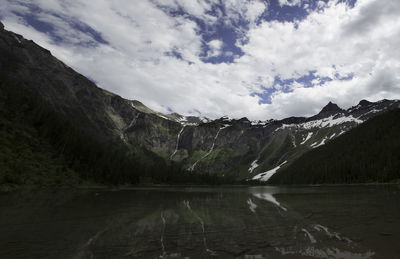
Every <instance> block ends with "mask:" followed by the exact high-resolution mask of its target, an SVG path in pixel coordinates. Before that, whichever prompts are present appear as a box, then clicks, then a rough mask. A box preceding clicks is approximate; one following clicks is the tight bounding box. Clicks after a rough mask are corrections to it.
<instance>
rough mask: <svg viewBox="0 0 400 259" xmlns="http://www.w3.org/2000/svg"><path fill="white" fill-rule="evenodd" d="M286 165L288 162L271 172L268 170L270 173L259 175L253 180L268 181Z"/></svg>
mask: <svg viewBox="0 0 400 259" xmlns="http://www.w3.org/2000/svg"><path fill="white" fill-rule="evenodd" d="M286 163H287V161H285V162H283V163H282V164H280V165H278V166H277V167H275V168H273V169H271V170H268V171H266V172H264V173H261V174H258V175H256V176H254V177H253V180H258V181H262V182H266V181H268V180H269V178H271V177H272V176H273V175H274V174H275V173H276V171H278V169H279V168H281V166H282V165H284V164H286Z"/></svg>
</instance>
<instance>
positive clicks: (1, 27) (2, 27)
mask: <svg viewBox="0 0 400 259" xmlns="http://www.w3.org/2000/svg"><path fill="white" fill-rule="evenodd" d="M0 30H4V24H3V23H2V22H1V21H0Z"/></svg>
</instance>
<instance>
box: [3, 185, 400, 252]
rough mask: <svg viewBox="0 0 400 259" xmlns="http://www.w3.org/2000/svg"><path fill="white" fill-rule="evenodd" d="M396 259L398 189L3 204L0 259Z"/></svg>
mask: <svg viewBox="0 0 400 259" xmlns="http://www.w3.org/2000/svg"><path fill="white" fill-rule="evenodd" d="M213 257H215V258H248V259H250V258H400V186H399V185H365V186H315V187H310V186H303V187H302V186H299V187H269V186H265V187H214V188H211V187H180V188H177V187H176V188H174V187H160V188H132V189H125V190H121V189H119V190H111V189H110V190H108V189H57V190H35V191H32V190H31V191H28V190H18V191H14V192H10V193H1V194H0V258H13V259H14V258H213Z"/></svg>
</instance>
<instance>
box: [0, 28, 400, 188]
mask: <svg viewBox="0 0 400 259" xmlns="http://www.w3.org/2000/svg"><path fill="white" fill-rule="evenodd" d="M0 71H1V74H0V76H1V94H2V97H3V98H1V99H0V107H1V109H0V111H1V113H2V121H1V124H0V126H1V127H0V129H1V132H2V135H1V136H2V138H1V141H2V148H1V149H0V154H1V156H0V169H2V171H3V174H2V175H0V176H1V177H2V178H0V181H2V182H12V183H15V182H16V183H26V182H28V183H29V182H30V181H33V183H39V184H41V183H42V182H43V181H45V180H43V179H45V178H46V177H48V175H44V176H42V177H39V178H38V174H39V175H40V174H41V172H43V171H46V170H47V171H48V172H49V174H54V173H52V172H53V171H57V172H62V173H60V174H61V175H63V176H62V177H59V175H57V177H56V178H57V181H58V182H60V181H61V182H62V181H67V180H68V181H72V180H71V179H81V178H83V179H85V180H86V181H90V180H93V181H95V182H103V183H110V182H111V183H138V182H143V181H151V182H154V179H157V181H158V182H169V181H172V182H174V181H176V179H177V178H181V179H186V180H187V179H189V178H190V177H194V178H196V177H197V178H199V177H200V178H201V179H203V180H204V181H205V182H207V181H209V180H210V179H214V180H215V177H217V178H218V179H225V180H226V181H228V180H229V181H242V182H246V181H247V182H251V181H261V182H268V180H270V179H271V180H273V181H272V182H274V181H275V182H277V183H286V182H290V183H293V182H292V181H291V180H289V178H288V177H286V178H285V177H282V176H281V177H280V178H279V175H280V174H281V172H286V174H287V175H290V174H293V172H294V171H296V170H295V169H293V167H294V166H296V165H298V166H300V165H301V164H299V163H300V162H299V161H304V157H307V156H310V155H309V154H310V153H311V154H312V153H313V152H314V153H315V152H317V153H318V150H321V148H326V147H330V146H332V143H339V142H340V141H339V139H345V138H344V137H345V136H346V135H347V132H352V131H353V130H354V129H357V128H359V125H360V124H364V123H365V122H367V121H370V120H371V119H372V118H374V117H381V116H385V114H387V113H388V111H397V110H398V108H400V101H399V100H386V99H385V100H381V101H378V102H369V101H367V100H362V101H360V102H359V103H358V104H357V105H355V106H353V107H351V108H349V109H347V110H344V109H342V108H340V107H339V106H337V105H336V104H334V103H332V102H329V103H328V104H327V105H326V106H325V107H323V108H322V110H321V111H320V112H319V113H318V114H316V115H314V116H311V117H290V118H286V119H282V120H273V119H269V120H265V121H250V120H248V119H247V118H241V119H232V118H229V117H227V116H225V117H221V118H219V119H215V120H211V119H208V118H199V117H194V116H182V115H179V114H177V113H171V114H162V113H159V112H156V111H153V110H151V109H150V108H148V107H146V106H145V105H144V104H143V103H141V102H139V101H137V100H127V99H124V98H122V97H120V96H118V95H116V94H114V93H111V92H109V91H106V90H104V89H101V88H99V87H97V86H96V85H95V84H94V83H93V82H92V81H90V80H89V79H87V78H86V77H84V76H82V75H80V74H79V73H77V72H75V71H74V70H73V69H71V68H70V67H68V66H66V65H65V64H64V63H63V62H61V61H60V60H58V59H57V58H55V57H53V56H52V55H51V53H50V52H49V51H48V50H46V49H44V48H42V47H40V46H38V45H37V44H35V43H34V42H33V41H31V40H27V39H25V38H23V37H22V36H21V35H18V34H15V33H13V32H10V31H6V30H5V29H4V26H3V25H2V24H1V23H0ZM135 87H140V86H135ZM38 107H39V108H38ZM371 121H372V120H371ZM21 139H24V141H22V142H21ZM27 143H28V144H27ZM19 145H21V146H22V147H20V148H19ZM335 145H336V146H335V150H338V149H340V148H339V147H337V145H339V144H335ZM341 148H346V147H345V143H342V144H341ZM21 150H23V151H21ZM27 150H30V151H29V152H28V151H27ZM24 152H28V153H27V154H25V153H24ZM37 153H39V154H42V155H40V156H39V157H36V154H37ZM22 154H24V155H22ZM396 159H398V158H396ZM22 161H31V162H30V163H29V164H28V165H25V167H22V168H19V167H20V166H21V163H22ZM304 163H305V162H303V164H304ZM49 165H52V166H51V167H49ZM44 168H47V169H46V170H45V169H44ZM378 169H379V168H378ZM289 171H290V172H291V173H287V172H289ZM15 172H17V173H15ZM28 172H33V173H28ZM314 173H315V172H314ZM15 174H19V177H14V176H15ZM303 174H304V172H303ZM281 175H283V174H281ZM271 177H272V178H271ZM396 177H398V176H396V175H394V176H393V177H391V178H385V181H389V180H391V179H392V178H396ZM50 178H51V177H50ZM197 178H196V179H197ZM32 179H33V180H32ZM38 179H40V180H38ZM274 179H276V180H274ZM278 179H280V180H278ZM285 179H286V180H285ZM186 180H185V181H186ZM214 180H212V181H214ZM366 180H368V181H373V180H376V179H374V178H371V179H370V178H368V179H366ZM74 181H75V180H74ZM76 181H78V182H79V181H80V180H76ZM188 181H189V182H190V180H188ZM317 182H321V183H323V182H324V181H323V180H321V181H317ZM327 182H332V181H327Z"/></svg>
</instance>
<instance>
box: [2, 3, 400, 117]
mask: <svg viewBox="0 0 400 259" xmlns="http://www.w3.org/2000/svg"><path fill="white" fill-rule="evenodd" d="M217 2H218V1H217ZM283 2H285V3H286V4H290V5H293V4H298V3H300V1H281V3H283ZM213 4H214V3H213V1H208V2H206V1H194V0H193V1H186V0H182V1H178V0H168V1H164V0H163V1H161V0H153V1H150V0H149V1H145V0H143V1H134V2H132V1H129V0H124V1H122V0H121V1H118V2H111V1H108V0H97V1H84V0H76V1H69V2H68V3H67V2H64V1H61V0H38V1H35V5H38V6H40V7H41V8H42V9H43V11H42V12H40V13H36V15H37V16H38V18H39V19H40V20H42V21H46V22H50V23H52V24H53V25H54V27H55V30H54V31H53V34H54V35H56V36H59V37H62V38H63V39H64V40H63V41H61V42H54V41H53V39H52V37H51V35H49V34H46V33H41V32H38V31H36V30H35V29H34V28H32V27H31V26H29V25H28V24H27V23H26V22H25V21H24V19H23V18H21V17H19V16H17V15H16V14H15V13H14V12H12V11H16V10H17V11H18V12H19V13H29V12H31V11H30V9H29V8H27V7H26V1H8V2H6V3H4V2H3V3H1V5H0V7H1V10H0V15H1V16H3V22H4V24H5V26H6V28H7V29H9V30H13V31H15V32H17V33H20V34H23V35H24V36H25V37H26V38H31V39H33V40H34V41H36V42H37V43H39V44H40V45H42V46H43V47H45V48H47V49H49V50H51V51H52V53H53V54H54V55H55V56H57V57H58V58H60V59H61V60H63V61H64V62H65V63H67V64H68V65H70V66H71V67H73V68H74V69H76V70H77V71H79V72H81V73H83V74H84V75H87V76H89V77H90V78H93V79H94V80H95V81H96V82H98V83H99V86H100V87H103V88H105V89H108V90H110V91H113V92H116V93H118V94H120V95H122V96H123V97H125V98H128V99H137V100H140V101H142V102H144V103H145V104H146V105H148V106H150V107H151V108H153V109H156V110H159V111H163V112H166V111H167V108H168V107H170V108H172V109H173V110H174V111H177V112H179V113H182V114H188V113H190V112H191V111H195V110H198V111H200V112H201V113H202V114H203V115H206V116H209V117H218V116H221V115H224V114H227V115H230V116H231V117H237V118H239V117H244V116H248V117H249V118H251V119H268V118H271V117H272V118H282V117H286V116H292V115H297V116H299V115H311V114H314V113H316V112H318V110H319V109H320V108H321V107H322V106H323V105H325V104H326V103H327V102H328V101H334V102H337V103H338V104H339V105H341V106H343V107H345V108H346V107H349V106H351V105H353V104H355V103H356V102H358V101H359V100H360V99H364V98H366V99H370V100H378V99H381V98H389V99H392V98H399V97H400V91H399V89H400V83H399V82H400V51H398V46H399V45H400V36H399V35H400V2H399V1H397V0H359V1H358V2H357V3H356V5H355V7H354V8H349V7H348V6H347V5H346V4H344V3H337V1H330V2H329V3H327V4H326V6H325V8H324V9H321V10H318V11H316V12H311V13H310V15H309V16H308V17H307V18H306V19H304V20H303V21H299V22H298V23H297V27H295V25H294V24H293V23H280V22H276V21H275V22H274V21H273V22H265V21H264V22H262V23H255V21H256V20H257V19H258V17H259V16H260V15H261V14H262V13H263V12H264V11H265V8H267V6H266V5H265V4H264V3H263V2H261V1H243V2H240V3H238V2H236V1H224V5H225V8H226V13H227V15H228V16H227V17H222V13H221V12H218V11H216V13H215V15H211V14H210V12H209V10H211V9H210V8H211V6H212V5H213ZM165 8H167V9H168V8H169V9H172V10H176V8H183V9H184V10H185V11H186V12H187V13H189V14H191V15H192V16H194V17H197V18H198V19H201V20H203V21H204V22H205V23H206V24H209V27H210V28H211V29H212V26H211V25H212V24H213V23H216V22H221V20H224V22H225V21H228V20H229V22H228V25H229V26H234V25H235V23H236V22H237V21H238V20H239V19H246V20H247V21H248V22H249V23H250V29H249V30H248V31H243V37H245V38H246V39H247V41H244V42H245V43H242V42H243V41H240V40H239V41H237V43H236V44H237V46H238V47H240V48H241V49H242V51H243V52H244V55H243V56H241V57H237V56H235V55H236V54H235V53H229V51H226V52H221V51H222V46H223V44H224V43H223V42H222V41H221V40H212V41H209V42H204V41H203V39H202V37H201V35H200V28H199V27H198V25H197V24H196V23H195V22H194V21H193V20H192V19H190V18H189V17H187V16H186V15H180V16H175V17H171V16H169V15H168V12H166V11H165V10H164V9H165ZM54 14H57V15H54ZM22 16H23V15H22ZM73 21H74V22H79V23H82V24H86V25H88V26H90V27H91V28H93V29H94V30H95V31H97V32H99V33H100V35H101V37H102V38H103V39H104V40H105V41H106V42H107V43H108V44H102V43H97V44H96V45H93V44H91V43H93V42H95V38H94V36H93V35H91V34H90V33H84V32H82V31H79V30H76V28H75V27H74V26H73ZM221 39H222V38H221ZM202 44H208V46H209V47H210V49H211V52H210V53H209V55H211V56H217V55H221V54H222V55H230V56H235V60H234V63H221V64H210V63H204V62H203V61H202V59H201V58H200V56H201V54H202ZM173 51H174V52H176V53H180V55H181V56H182V59H178V58H176V57H174V56H173V55H168V53H171V52H173ZM310 71H315V73H314V75H316V76H320V77H330V78H332V79H333V81H330V82H325V83H324V84H321V81H320V80H319V79H315V80H313V81H312V84H313V85H314V87H311V88H304V86H303V85H302V84H299V83H293V84H292V85H290V86H288V87H289V89H290V90H291V92H290V93H287V92H284V91H283V89H284V88H282V87H279V85H278V86H276V87H275V89H277V91H276V92H275V93H274V94H273V95H272V96H271V101H272V103H271V104H259V101H260V97H258V96H257V95H254V94H253V93H262V92H263V91H264V90H265V88H272V87H273V83H274V78H275V76H279V77H280V78H281V79H290V78H300V77H302V76H304V75H308V74H309V72H310ZM349 74H352V75H353V77H352V78H350V79H348V80H340V79H339V78H338V77H336V75H340V77H345V76H347V75H349Z"/></svg>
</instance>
